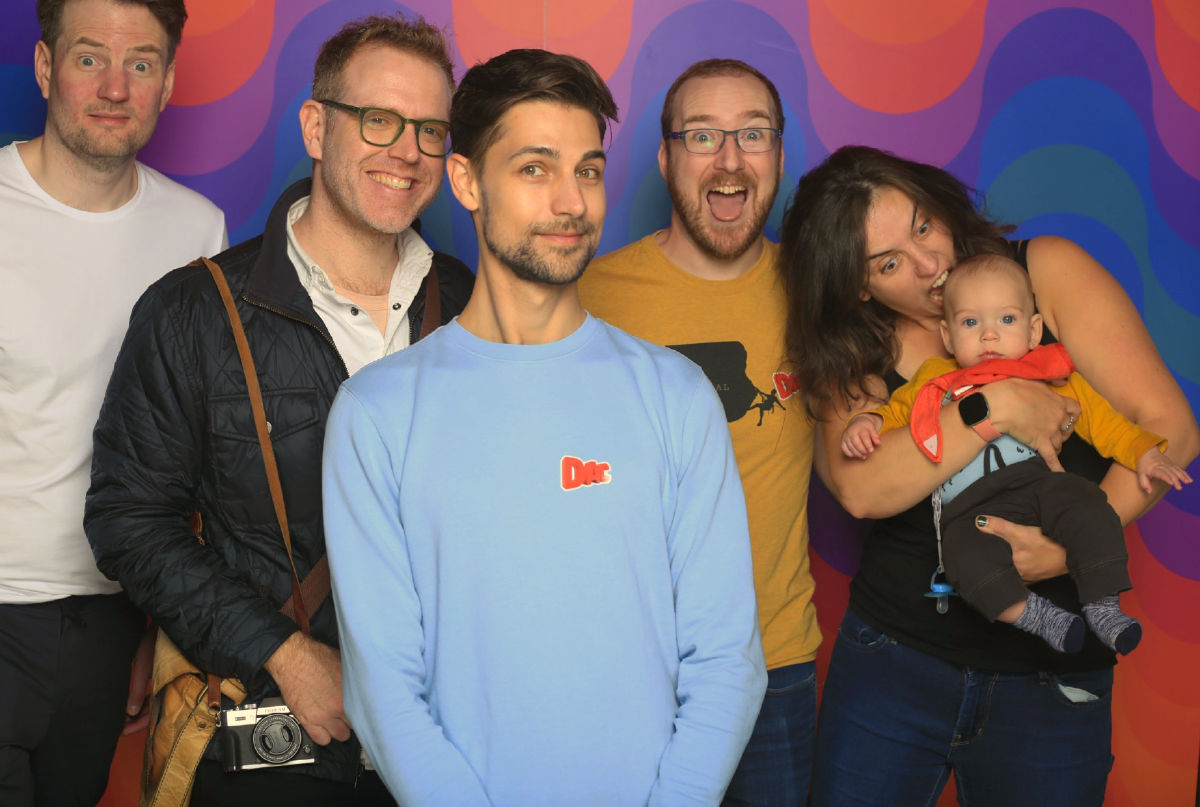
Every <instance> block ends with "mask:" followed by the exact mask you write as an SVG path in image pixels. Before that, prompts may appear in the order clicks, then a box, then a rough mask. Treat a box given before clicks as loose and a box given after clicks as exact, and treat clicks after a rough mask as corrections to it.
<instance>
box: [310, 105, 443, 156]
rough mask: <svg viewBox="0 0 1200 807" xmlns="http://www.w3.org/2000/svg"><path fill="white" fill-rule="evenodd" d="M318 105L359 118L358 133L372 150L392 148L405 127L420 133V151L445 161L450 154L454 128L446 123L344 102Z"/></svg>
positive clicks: (418, 139) (418, 136)
mask: <svg viewBox="0 0 1200 807" xmlns="http://www.w3.org/2000/svg"><path fill="white" fill-rule="evenodd" d="M318 103H321V104H324V105H325V106H331V107H333V108H334V109H340V110H342V111H344V112H349V113H350V114H352V115H357V116H358V133H359V134H360V135H362V139H363V140H365V141H366V142H368V143H370V144H371V145H372V146H390V145H392V144H393V143H395V142H396V141H397V140H399V139H400V135H402V134H404V126H405V124H409V123H411V124H412V125H413V126H415V127H416V131H417V149H418V150H419V151H420V152H421V153H422V154H425V155H428V156H430V157H445V156H446V155H447V154H449V153H450V124H449V123H447V122H446V121H444V120H413V119H412V118H406V117H404V116H403V115H401V114H399V113H396V112H393V111H392V110H390V109H381V108H379V107H375V106H350V105H349V104H343V103H342V102H340V101H331V100H330V99H328V98H322V99H320V101H318Z"/></svg>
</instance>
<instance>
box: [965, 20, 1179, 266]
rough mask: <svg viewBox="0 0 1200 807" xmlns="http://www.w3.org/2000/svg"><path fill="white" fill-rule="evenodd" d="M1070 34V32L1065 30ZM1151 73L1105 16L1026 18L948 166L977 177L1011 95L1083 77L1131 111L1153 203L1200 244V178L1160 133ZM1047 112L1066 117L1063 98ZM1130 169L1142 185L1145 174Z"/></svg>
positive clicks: (1003, 51) (991, 74) (992, 70)
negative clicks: (975, 123)
mask: <svg viewBox="0 0 1200 807" xmlns="http://www.w3.org/2000/svg"><path fill="white" fill-rule="evenodd" d="M1066 32H1069V33H1070V35H1069V36H1067V35H1065V34H1066ZM1150 73H1151V71H1150V70H1149V68H1148V66H1147V63H1146V61H1145V56H1144V54H1143V53H1142V51H1141V50H1140V49H1138V48H1137V47H1136V43H1134V41H1133V40H1132V39H1131V38H1130V37H1129V36H1128V33H1127V32H1126V31H1125V30H1123V29H1121V28H1119V27H1118V26H1117V25H1116V24H1115V23H1113V22H1112V21H1111V20H1110V19H1108V18H1106V17H1103V16H1100V15H1098V14H1095V13H1093V12H1088V11H1075V10H1055V11H1049V12H1045V13H1043V14H1039V15H1036V16H1034V17H1032V18H1030V19H1028V20H1025V21H1024V22H1022V23H1021V24H1019V25H1017V26H1016V27H1015V28H1014V29H1013V30H1012V32H1011V33H1010V34H1009V35H1008V36H1007V37H1006V38H1005V39H1004V40H1003V41H1002V42H1001V43H1000V44H999V45H998V46H997V48H996V51H995V53H994V55H993V58H992V60H991V62H990V63H989V64H988V68H987V79H986V81H985V85H984V93H983V99H984V104H983V108H982V110H981V113H980V116H979V125H978V126H977V128H976V131H975V133H974V135H973V136H972V138H971V140H970V142H968V143H967V144H966V146H964V148H963V150H962V152H961V153H960V154H959V155H958V156H957V157H955V158H954V159H953V160H952V161H950V163H949V164H948V165H947V167H948V168H949V169H950V170H951V171H953V172H954V173H956V174H957V175H959V176H961V177H963V178H964V179H966V180H967V181H968V182H979V181H980V178H979V170H980V150H981V149H982V148H983V146H984V143H985V139H986V138H987V137H988V136H989V131H990V130H991V128H992V121H993V119H994V118H995V117H996V115H997V114H998V113H999V112H1000V111H1001V110H1002V109H1003V108H1004V107H1005V105H1007V104H1008V103H1009V101H1010V99H1011V98H1012V97H1013V96H1016V95H1019V94H1023V93H1028V92H1029V90H1028V88H1029V87H1030V86H1031V85H1034V84H1035V83H1037V82H1038V81H1041V80H1045V79H1048V78H1052V77H1058V76H1079V77H1083V78H1086V79H1089V80H1091V81H1095V82H1098V83H1100V84H1103V85H1104V86H1106V87H1108V88H1109V89H1110V90H1112V91H1113V92H1116V93H1117V94H1118V95H1120V96H1121V99H1122V100H1123V101H1124V102H1125V103H1126V104H1127V105H1128V106H1129V108H1130V109H1132V110H1133V111H1134V113H1135V114H1136V116H1137V118H1138V119H1139V120H1140V122H1141V129H1142V132H1143V133H1144V134H1143V136H1144V138H1145V140H1146V145H1145V148H1146V149H1147V150H1148V156H1149V170H1148V175H1147V177H1146V178H1148V180H1149V187H1150V188H1152V189H1153V196H1154V197H1155V199H1156V205H1155V207H1156V208H1157V210H1158V212H1159V213H1160V215H1161V216H1162V218H1163V219H1164V221H1165V222H1166V223H1167V226H1169V227H1170V228H1171V229H1172V230H1173V231H1174V232H1175V233H1177V234H1179V235H1180V236H1181V237H1182V238H1184V239H1186V240H1188V241H1189V243H1191V244H1192V245H1194V246H1200V228H1197V227H1196V226H1195V222H1196V221H1200V182H1196V180H1194V179H1192V178H1191V177H1190V176H1188V175H1187V174H1185V173H1183V172H1182V171H1180V169H1179V167H1178V166H1177V165H1176V164H1175V163H1174V161H1172V160H1171V158H1170V155H1168V154H1167V153H1166V150H1165V148H1164V147H1163V145H1162V141H1161V140H1160V139H1159V138H1158V136H1157V133H1156V131H1155V128H1154V113H1153V109H1152V108H1151V105H1150V101H1149V95H1150V87H1149V85H1150ZM1069 102H1070V101H1069V100H1068V103H1069ZM1046 114H1047V116H1049V117H1052V118H1061V117H1063V109H1062V108H1061V103H1057V102H1056V103H1055V104H1054V106H1053V107H1050V108H1048V110H1047V113H1046ZM1027 124H1028V125H1029V126H1030V127H1031V136H1036V134H1037V132H1038V131H1039V130H1040V128H1042V127H1043V126H1044V121H1043V120H1042V119H1041V118H1040V117H1038V116H1033V115H1031V118H1030V120H1029V121H1028V122H1027ZM1104 134H1105V133H1104V131H1103V130H1102V127H1101V129H1098V130H1097V131H1096V132H1093V133H1091V134H1089V135H1087V137H1088V138H1089V139H1101V138H1103V137H1104ZM1080 137H1083V135H1080ZM1001 140H1003V138H1001ZM1068 142H1075V141H1068ZM1113 156H1117V155H1113ZM1121 157H1122V161H1123V155H1121ZM1143 159H1144V158H1143ZM1133 173H1134V174H1135V175H1136V176H1137V179H1138V181H1139V185H1141V184H1142V181H1143V175H1142V171H1141V170H1137V171H1133ZM1143 187H1144V186H1143Z"/></svg>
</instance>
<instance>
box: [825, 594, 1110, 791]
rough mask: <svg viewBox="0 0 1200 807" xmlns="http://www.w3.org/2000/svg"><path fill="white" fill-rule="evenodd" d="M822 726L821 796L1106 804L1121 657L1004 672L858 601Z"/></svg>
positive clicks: (846, 626) (840, 647) (832, 670)
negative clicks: (1081, 668) (915, 638)
mask: <svg viewBox="0 0 1200 807" xmlns="http://www.w3.org/2000/svg"><path fill="white" fill-rule="evenodd" d="M827 675H828V677H827V678H826V683H825V694H824V697H823V699H822V702H821V714H820V719H819V728H818V732H817V752H816V766H815V774H814V777H813V793H812V805H813V807H852V806H853V805H877V806H878V807H909V806H910V805H912V806H913V807H916V806H917V805H923V806H930V805H933V804H935V803H936V802H937V800H938V795H939V794H940V793H941V792H942V788H944V787H945V785H946V780H947V778H948V777H949V776H950V771H951V770H953V771H954V776H955V781H956V783H957V785H958V799H959V803H960V804H962V805H964V807H1013V805H1021V807H1100V805H1102V804H1103V802H1104V789H1105V784H1106V782H1107V779H1108V772H1109V771H1110V770H1111V769H1112V763H1113V757H1112V752H1111V745H1110V742H1111V737H1112V712H1111V707H1112V680H1113V678H1112V668H1104V669H1100V670H1091V671H1088V672H1081V673H1069V674H1065V673H1064V674H1053V673H1048V672H1041V673H1028V674H1020V675H1013V674H1003V673H995V672H987V671H984V670H977V669H973V668H971V667H960V666H956V665H954V664H950V663H948V662H945V661H942V660H940V659H937V658H934V657H933V656H930V655H928V654H926V653H922V652H920V651H918V650H914V649H913V648H911V647H908V646H906V645H903V644H900V643H899V642H897V641H896V640H894V639H892V638H890V637H889V636H887V635H886V634H884V633H881V632H880V631H877V630H875V629H874V628H872V627H871V626H869V625H867V624H866V623H865V622H863V621H862V620H861V619H859V617H858V616H857V615H856V614H855V613H854V612H853V611H849V610H847V611H846V616H845V619H844V620H843V621H842V626H841V629H840V630H839V632H838V637H837V643H836V644H835V645H834V649H833V659H832V661H831V662H830V665H829V672H828V674H827Z"/></svg>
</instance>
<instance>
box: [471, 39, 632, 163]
mask: <svg viewBox="0 0 1200 807" xmlns="http://www.w3.org/2000/svg"><path fill="white" fill-rule="evenodd" d="M525 101H551V102H554V103H559V104H565V105H567V106H573V107H580V108H582V109H585V110H587V111H588V112H591V113H592V114H593V115H594V116H595V118H596V125H597V126H598V127H600V138H601V140H603V139H604V133H605V132H606V131H607V129H608V124H607V123H606V120H611V121H614V122H615V121H616V120H617V104H616V102H615V101H613V97H612V93H611V92H609V90H608V86H607V85H606V84H605V83H604V79H602V78H600V75H599V74H598V73H597V72H596V71H595V69H594V68H593V67H592V66H591V65H590V64H588V63H587V62H585V61H584V60H583V59H579V58H577V57H575V56H567V55H565V54H561V53H550V52H549V51H545V50H537V49H532V48H519V49H517V50H510V51H508V52H507V53H502V54H500V55H499V56H495V57H493V58H491V59H488V60H487V61H486V62H482V63H480V64H477V65H475V66H474V67H472V68H471V69H470V70H468V71H467V73H466V75H464V76H463V78H462V83H461V84H459V86H458V90H457V91H456V92H455V93H454V100H453V102H452V103H451V104H450V142H451V143H453V144H454V151H455V152H456V153H457V154H461V155H462V156H464V157H466V158H467V159H468V160H471V161H472V162H476V161H479V160H481V158H482V156H483V154H484V153H486V152H487V150H488V148H490V147H491V145H492V144H493V143H495V142H496V140H497V139H498V138H499V137H500V119H501V118H502V117H504V113H505V112H507V111H508V110H509V109H511V108H513V107H514V106H516V105H517V104H520V103H524V102H525Z"/></svg>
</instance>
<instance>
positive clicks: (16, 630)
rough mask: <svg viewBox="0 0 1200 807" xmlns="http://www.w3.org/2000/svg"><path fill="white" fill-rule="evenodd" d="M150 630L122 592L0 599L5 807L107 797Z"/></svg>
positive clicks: (0, 783) (0, 800) (1, 796)
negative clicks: (138, 657)
mask: <svg viewBox="0 0 1200 807" xmlns="http://www.w3.org/2000/svg"><path fill="white" fill-rule="evenodd" d="M145 627H146V618H145V617H144V616H143V615H142V614H141V613H139V612H138V610H137V609H136V608H134V607H133V606H132V605H131V604H130V603H129V600H128V599H127V598H126V597H125V595H124V594H111V595H94V596H87V597H66V598H64V599H61V600H53V601H51V602H44V603H34V604H30V605H0V804H2V805H4V807H32V805H35V804H36V805H52V807H69V806H70V805H86V807H92V806H93V805H95V803H96V802H98V801H99V800H100V797H101V796H103V795H104V789H105V787H107V785H108V769H109V766H110V765H111V764H112V756H113V751H114V750H115V749H116V746H117V738H118V737H119V736H120V733H121V727H122V726H123V725H124V724H125V701H126V699H127V697H128V694H129V664H130V661H131V660H132V659H133V653H134V650H135V649H136V648H137V643H138V639H139V638H140V637H141V635H142V631H143V630H145Z"/></svg>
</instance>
